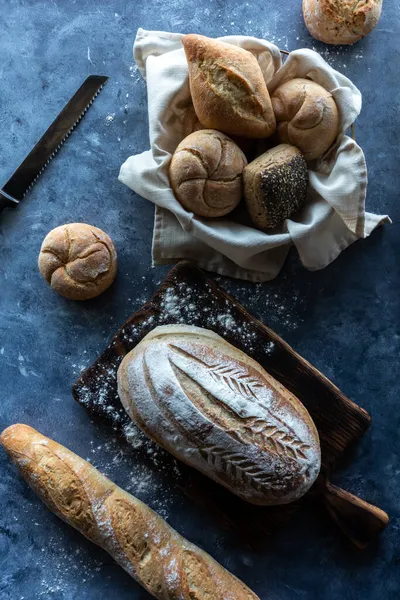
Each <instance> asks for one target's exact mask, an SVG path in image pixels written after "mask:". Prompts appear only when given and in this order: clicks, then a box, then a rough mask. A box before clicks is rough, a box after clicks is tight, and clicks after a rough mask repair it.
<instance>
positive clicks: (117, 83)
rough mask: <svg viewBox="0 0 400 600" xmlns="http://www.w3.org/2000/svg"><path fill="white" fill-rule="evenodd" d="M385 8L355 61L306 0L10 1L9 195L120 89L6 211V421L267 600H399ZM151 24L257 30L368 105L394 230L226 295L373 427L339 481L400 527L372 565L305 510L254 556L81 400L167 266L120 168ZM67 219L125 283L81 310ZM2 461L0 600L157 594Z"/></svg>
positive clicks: (373, 158) (2, 316) (393, 95)
mask: <svg viewBox="0 0 400 600" xmlns="http://www.w3.org/2000/svg"><path fill="white" fill-rule="evenodd" d="M384 5H385V6H384V12H383V17H382V19H381V21H380V23H379V25H378V27H377V29H376V31H375V32H374V33H373V34H372V35H371V36H370V37H369V38H367V39H365V40H363V41H362V42H360V43H358V44H357V45H355V46H354V47H351V48H328V47H327V46H324V45H323V44H319V43H317V42H313V40H312V39H311V38H310V37H309V36H308V34H307V32H306V30H305V28H304V26H303V22H302V18H301V12H300V1H296V2H295V1H294V0H290V1H289V0H286V1H283V0H281V1H277V0H255V1H254V2H247V3H245V2H239V1H238V0H232V1H228V0H211V1H208V0H204V1H203V2H198V1H196V2H192V1H190V0H173V1H171V2H167V1H166V0H154V1H150V0H148V1H147V2H144V1H143V0H140V1H137V2H130V3H128V2H125V1H124V0H118V1H114V2H107V1H106V0H98V1H96V2H95V1H91V0H80V1H79V2H73V1H70V2H67V1H64V0H54V1H53V2H50V1H46V2H34V1H33V0H31V1H28V0H25V1H24V0H19V1H16V0H8V1H7V2H6V1H5V0H2V2H0V8H1V12H0V14H1V17H0V21H1V35H0V58H1V61H0V82H1V85H0V106H1V113H0V155H1V157H2V160H1V164H0V179H1V180H2V181H5V180H6V179H7V178H8V176H9V175H10V174H11V173H12V171H13V170H14V168H15V167H16V166H17V165H18V164H19V162H20V161H21V160H22V159H23V158H24V156H25V154H26V153H27V152H28V151H29V150H30V149H31V147H32V146H33V144H34V142H35V141H36V140H37V139H38V137H39V136H40V135H41V133H42V132H43V130H44V129H45V128H46V126H47V125H48V124H49V123H50V122H51V120H52V119H53V117H54V116H55V115H56V114H57V113H58V112H59V110H60V109H61V108H62V106H63V105H64V103H65V101H66V100H67V99H68V98H69V97H70V96H71V94H72V93H73V92H74V91H75V89H76V88H77V87H78V85H79V84H80V83H81V81H82V80H83V78H84V77H85V76H86V75H88V74H90V73H99V74H107V75H110V76H111V79H110V81H109V83H108V84H107V86H106V87H105V89H104V90H103V92H102V93H101V95H100V96H99V98H98V99H97V100H96V102H95V104H94V105H93V107H92V108H91V109H90V111H89V113H88V114H87V115H86V117H85V119H84V120H83V121H82V123H81V124H80V126H79V128H78V129H77V130H76V131H75V132H74V133H73V135H72V136H71V138H70V139H69V140H68V142H67V143H66V145H65V146H64V147H63V149H62V150H61V151H60V153H59V155H58V156H57V157H56V159H55V160H54V161H53V162H52V163H51V165H50V167H49V168H48V169H47V171H46V172H45V174H44V175H43V176H42V178H41V179H40V181H39V182H38V183H37V184H36V185H35V187H34V189H33V190H32V192H31V193H30V194H29V196H28V197H27V198H26V199H25V201H24V202H23V204H21V206H20V207H19V208H18V210H16V211H13V212H12V211H7V212H4V213H3V214H2V215H1V217H0V380H1V404H0V426H1V428H3V427H5V426H6V425H9V424H11V423H14V422H25V423H28V424H30V425H32V426H34V427H36V428H37V429H39V430H40V431H42V432H43V433H44V434H46V435H49V436H50V437H54V438H55V439H56V440H57V441H60V442H61V443H64V444H65V445H67V446H69V447H70V448H71V449H72V450H74V451H76V452H77V453H78V454H80V455H81V456H83V457H85V458H86V457H92V459H93V463H94V464H95V465H96V466H99V468H101V469H102V470H104V471H105V472H106V473H107V474H108V475H109V476H111V477H112V478H113V479H114V480H115V481H116V482H117V483H118V484H120V485H121V486H122V487H125V488H128V489H130V491H132V492H133V493H137V495H138V496H139V497H140V498H142V499H144V500H147V501H148V502H149V503H150V504H151V505H152V506H153V507H154V508H156V509H159V510H160V512H161V514H163V515H164V516H167V517H168V520H169V522H170V523H171V524H172V525H173V526H175V527H176V528H177V529H178V530H179V531H180V532H181V533H182V534H183V535H185V536H186V537H188V538H189V539H190V540H192V541H193V542H195V543H197V544H199V545H200V546H201V547H203V548H205V549H206V550H208V551H209V552H210V553H212V554H213V555H214V556H215V557H216V558H217V559H218V560H219V561H220V562H221V563H222V564H223V565H225V566H226V567H227V568H229V569H231V570H232V571H233V572H234V573H235V574H237V575H238V576H239V577H241V578H242V579H243V580H244V581H246V582H247V583H248V584H249V585H250V586H251V587H252V588H253V589H254V590H255V591H256V592H257V593H258V594H259V595H260V597H261V599H262V600H266V599H267V598H268V599H280V600H292V599H296V598H299V599H300V598H304V599H305V598H306V599H310V600H314V599H315V600H317V599H318V600H319V599H321V598H324V600H336V599H337V598H342V599H346V600H356V599H357V600H358V599H365V598H368V599H372V600H378V599H379V600H381V599H385V600H386V599H391V598H398V597H399V596H400V568H399V567H400V565H399V563H400V541H399V517H400V506H399V495H400V462H399V453H400V443H399V441H400V440H399V429H400V428H399V426H400V423H399V421H400V418H399V410H398V399H399V379H400V369H399V361H398V357H399V350H400V335H399V334H400V331H399V317H400V310H399V308H400V303H399V289H400V270H399V256H400V241H399V239H400V236H399V227H398V219H399V216H400V209H399V198H398V190H399V187H400V178H399V161H398V144H399V129H400V122H399V111H398V93H399V88H400V81H399V64H400V57H399V42H398V40H399V34H400V28H399V10H400V5H399V2H398V0H392V1H391V2H389V1H388V0H386V2H384ZM139 26H141V27H144V28H147V29H160V30H172V31H184V32H200V33H204V34H206V35H210V36H218V35H225V34H228V33H244V34H251V35H254V36H259V37H266V38H269V39H270V40H271V41H275V42H276V43H277V44H278V45H280V47H281V48H287V49H294V48H296V47H303V46H307V47H315V48H316V49H318V50H320V51H321V52H322V54H323V56H324V57H325V58H326V59H327V60H328V61H329V62H331V64H332V65H333V66H334V67H335V68H337V69H338V70H340V71H342V72H344V73H345V74H346V75H348V76H349V77H350V78H351V79H352V80H353V81H354V82H355V83H356V84H357V85H358V86H359V87H360V89H361V90H362V92H363V97H364V107H363V111H362V113H361V116H360V118H359V120H358V123H357V128H356V133H357V140H358V141H359V143H360V144H361V146H362V147H363V148H364V150H365V153H366V157H367V161H368V166H369V178H370V184H369V190H368V202H367V206H368V209H369V210H371V211H375V212H378V213H389V214H390V215H391V217H392V218H393V220H394V224H393V225H392V226H386V227H385V228H384V229H381V230H379V231H377V232H375V233H374V234H373V235H372V236H371V238H369V239H368V240H366V241H360V242H357V243H356V244H354V245H353V246H352V247H351V248H350V249H348V250H346V251H345V252H344V253H343V254H342V255H341V256H340V258H339V259H338V260H336V261H335V263H334V264H333V265H331V266H330V267H329V268H327V269H325V270H324V271H320V272H316V273H310V272H308V271H306V270H304V269H303V268H302V267H301V265H299V263H298V261H297V258H296V257H295V256H292V257H291V258H290V260H289V261H288V263H287V264H286V267H285V269H284V272H283V273H282V274H281V276H280V277H279V278H278V279H277V280H276V281H274V282H272V283H269V284H264V285H256V286H255V285H252V284H244V283H242V282H232V281H227V280H222V281H221V283H222V284H223V285H225V286H226V287H228V289H229V290H230V291H232V292H233V293H234V294H235V295H236V296H237V297H238V298H239V300H241V301H242V303H243V304H244V305H245V306H247V307H248V308H249V310H250V311H251V312H253V313H254V314H256V315H257V316H259V317H260V318H262V319H263V320H264V321H265V322H266V323H267V324H269V325H271V326H272V327H273V328H274V329H275V330H276V331H277V332H278V333H280V334H281V335H282V336H283V337H284V338H285V339H286V340H287V341H288V342H289V343H291V344H292V345H293V346H294V347H295V349H296V350H297V351H298V352H300V353H301V354H302V355H303V356H305V357H306V358H307V359H308V360H310V361H311V362H312V363H313V364H314V365H315V366H316V367H317V368H319V369H320V370H321V371H322V372H323V373H325V374H326V375H327V376H328V377H330V378H331V379H332V380H333V381H334V382H335V383H336V384H337V385H338V386H339V387H340V388H341V389H343V391H344V392H345V393H346V394H347V395H349V396H350V397H351V398H353V399H354V400H355V401H356V402H358V403H359V404H360V405H362V406H364V407H365V408H366V409H367V410H369V411H370V412H371V413H372V415H373V425H372V428H371V429H370V431H369V432H368V433H367V435H366V436H365V438H364V439H363V440H362V442H361V443H360V444H359V446H358V447H357V449H356V451H355V453H354V456H353V462H351V463H349V464H348V465H347V466H345V467H343V469H341V470H340V471H337V472H336V474H335V477H334V482H335V483H337V484H338V485H340V486H341V487H343V488H345V489H348V490H350V491H352V492H354V493H356V494H359V495H360V496H362V497H364V498H366V499H368V500H369V501H371V502H373V503H376V504H378V505H379V506H381V507H382V508H384V509H385V510H387V511H388V512H389V514H390V516H391V523H390V525H389V527H388V528H387V530H386V531H385V532H384V534H383V535H382V536H381V539H380V540H379V542H378V543H377V544H376V545H374V546H372V547H370V548H369V549H368V550H367V551H365V552H364V553H362V554H359V553H356V552H354V551H352V550H350V549H348V547H347V546H346V545H344V544H343V543H342V540H341V538H340V536H339V535H338V534H337V532H336V530H335V529H334V527H333V526H332V525H331V523H330V522H329V521H328V519H326V518H325V515H324V513H322V512H319V511H317V512H315V513H311V512H310V511H307V510H304V511H302V512H301V513H298V514H297V515H296V516H295V518H294V519H293V521H292V522H291V525H290V526H289V527H286V528H285V529H284V530H282V531H281V532H280V533H279V534H278V535H276V536H275V537H274V538H273V539H267V540H266V541H265V548H264V549H263V550H262V551H260V550H253V549H252V548H251V545H248V546H243V545H241V544H239V542H238V540H235V538H234V537H233V536H232V535H231V534H230V533H229V532H228V531H227V530H226V529H225V528H224V527H223V525H221V524H218V523H216V522H215V521H211V520H210V519H209V518H208V515H207V514H205V513H201V512H200V511H199V510H198V508H197V507H196V506H194V505H193V504H192V503H191V502H190V501H189V500H188V499H187V498H186V497H185V496H183V494H182V493H181V491H180V489H179V473H178V471H179V470H177V472H173V473H172V472H169V471H168V470H167V471H166V470H165V468H164V467H163V463H162V455H157V453H156V454H155V455H154V456H153V458H152V463H151V464H152V467H146V468H144V467H143V469H142V465H141V461H142V454H143V452H145V453H147V454H149V453H151V452H152V450H151V447H148V446H146V445H144V446H142V449H141V451H138V452H135V451H133V450H131V451H128V450H126V449H125V450H124V453H123V454H122V455H120V454H119V448H118V445H117V443H116V442H113V440H112V438H110V432H109V431H108V430H106V429H103V428H101V427H99V426H98V425H97V424H96V423H92V422H91V421H90V420H89V418H88V416H87V414H86V412H85V411H84V410H83V409H82V408H81V407H79V406H78V405H77V404H76V403H75V402H74V401H73V399H72V396H71V393H70V388H71V384H72V383H73V381H74V380H75V378H76V376H77V374H78V373H79V372H80V370H81V369H82V368H83V367H84V366H86V365H87V364H89V362H91V361H92V360H93V359H94V358H95V357H96V356H97V354H98V353H99V351H100V350H101V349H102V348H103V347H104V345H105V344H106V342H107V340H108V339H109V337H110V335H111V334H112V333H113V331H114V330H115V328H116V325H117V324H119V323H121V322H122V321H123V320H124V319H125V318H126V317H127V316H128V315H129V314H130V313H131V312H132V311H133V310H134V309H135V308H137V307H138V306H140V304H141V303H142V302H143V301H144V300H145V299H146V297H147V296H148V295H149V294H150V293H151V292H152V291H153V290H154V289H155V287H156V284H157V282H158V281H159V280H160V279H161V278H162V276H163V274H164V273H165V272H166V269H161V268H157V269H152V268H151V267H150V246H151V234H152V216H153V207H152V206H151V205H150V203H148V202H145V201H144V200H142V199H140V198H138V197H135V195H134V194H133V193H132V192H131V191H130V190H128V189H127V188H125V187H124V186H122V185H121V184H119V183H118V181H117V175H118V170H119V166H120V164H121V163H122V162H123V160H124V159H125V158H126V157H127V156H128V155H130V154H133V153H135V152H138V151H142V150H144V149H146V148H147V145H148V135H147V114H146V94H145V86H144V83H143V82H142V81H141V79H140V77H139V76H138V74H137V71H136V70H135V68H134V66H133V64H134V63H133V59H132V52H131V47H132V43H133V40H134V36H135V33H136V30H137V28H138V27H139ZM68 221H84V222H88V223H92V224H93V225H96V226H98V227H101V228H103V229H104V230H105V231H107V232H108V233H109V235H110V236H111V237H112V238H113V240H114V242H115V244H116V247H117V250H118V255H119V260H120V268H119V276H118V279H117V282H116V284H115V285H114V286H113V288H112V289H111V290H109V291H108V292H106V293H105V294H104V295H103V296H101V297H100V298H99V299H97V300H94V301H90V302H87V303H85V304H77V303H73V302H68V301H65V300H63V299H62V298H60V297H58V296H57V295H56V294H54V293H52V292H51V290H50V289H49V288H48V287H47V286H46V285H45V284H44V282H43V281H42V280H41V278H40V275H39V273H38V270H37V266H36V261H37V255H38V251H39V248H40V244H41V242H42V239H43V238H44V236H45V235H46V233H47V232H48V231H49V230H50V229H52V228H53V227H55V226H57V225H59V224H61V223H64V222H68ZM143 448H144V450H143ZM113 458H115V460H114V462H113ZM0 461H1V469H2V471H1V472H2V477H1V479H0V598H2V599H4V600H11V599H12V600H23V599H25V600H31V599H41V598H51V599H53V600H75V599H79V600H81V599H85V600H86V599H87V600H94V599H96V600H97V599H99V598H107V597H109V598H118V599H119V600H125V599H128V598H129V599H133V598H134V599H143V600H144V599H145V598H148V597H149V596H148V595H147V594H146V593H145V592H144V591H143V590H141V588H140V587H139V586H138V585H137V584H136V583H135V582H133V581H132V580H131V579H130V578H129V577H128V576H127V575H126V574H124V572H123V571H122V569H120V568H119V567H118V566H116V565H115V564H114V563H113V561H112V560H111V559H110V558H109V557H108V556H106V555H105V554H104V553H103V552H102V551H100V550H98V549H97V548H96V547H94V546H93V545H92V544H90V543H89V542H88V541H86V540H85V539H83V538H82V537H81V536H80V535H79V534H78V533H77V532H75V531H73V530H72V529H71V528H69V527H68V526H67V525H65V524H63V523H62V522H60V521H59V520H58V519H57V518H56V517H54V516H53V515H51V513H50V512H49V511H48V510H47V509H46V508H45V507H44V506H43V505H42V504H41V503H40V502H39V501H38V500H37V498H36V497H35V496H34V494H33V493H32V492H31V491H30V490H28V489H27V487H26V485H25V483H24V482H23V481H22V480H21V479H20V478H19V477H18V476H17V475H16V472H15V470H14V469H13V468H12V467H11V466H10V464H9V463H8V461H7V459H6V458H5V455H4V453H3V452H1V455H0ZM132 465H133V466H132ZM238 518H239V517H238Z"/></svg>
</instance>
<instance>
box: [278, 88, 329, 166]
mask: <svg viewBox="0 0 400 600" xmlns="http://www.w3.org/2000/svg"><path fill="white" fill-rule="evenodd" d="M272 106H273V107H274V112H275V116H276V120H277V122H278V129H277V133H278V137H279V139H280V141H281V142H283V143H287V144H292V145H293V146H296V147H297V148H299V150H300V151H301V152H302V153H303V155H304V158H305V159H306V160H313V159H315V158H318V157H320V156H322V155H323V154H324V153H325V152H326V151H327V150H328V148H330V147H331V145H332V144H333V142H334V141H335V139H336V137H337V135H338V133H339V127H340V121H339V111H338V108H337V106H336V102H335V100H334V99H333V96H332V94H330V93H329V92H328V91H327V90H325V88H323V87H322V86H321V85H319V84H318V83H315V82H314V81H311V80H309V79H302V78H295V79H290V80H289V81H286V82H285V83H283V84H282V85H280V86H279V87H278V88H277V89H276V90H275V91H274V93H273V94H272Z"/></svg>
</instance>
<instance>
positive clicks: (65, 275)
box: [39, 223, 117, 300]
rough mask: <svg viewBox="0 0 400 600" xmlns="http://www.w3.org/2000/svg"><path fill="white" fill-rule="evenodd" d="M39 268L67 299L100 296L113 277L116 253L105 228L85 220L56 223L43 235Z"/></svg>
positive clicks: (55, 288) (85, 298) (86, 298)
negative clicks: (82, 221) (56, 225)
mask: <svg viewBox="0 0 400 600" xmlns="http://www.w3.org/2000/svg"><path fill="white" fill-rule="evenodd" d="M39 270H40V273H41V274H42V275H43V277H44V279H45V280H46V281H47V283H48V284H49V285H50V286H51V288H52V289H53V290H54V291H55V292H57V293H58V294H60V295H61V296H64V297H65V298H69V299H70V300H88V299H89V298H94V297H95V296H99V294H101V293H102V292H104V290H106V289H107V288H108V287H109V286H110V285H111V284H112V282H113V281H114V279H115V276H116V273H117V253H116V251H115V247H114V244H113V243H112V241H111V239H110V238H109V237H108V235H107V234H106V233H104V231H102V230H101V229H98V228H97V227H93V226H92V225H87V224H86V223H70V224H68V225H61V226H60V227H56V228H55V229H53V230H52V231H50V233H49V234H47V236H46V237H45V239H44V241H43V244H42V247H41V249H40V254H39Z"/></svg>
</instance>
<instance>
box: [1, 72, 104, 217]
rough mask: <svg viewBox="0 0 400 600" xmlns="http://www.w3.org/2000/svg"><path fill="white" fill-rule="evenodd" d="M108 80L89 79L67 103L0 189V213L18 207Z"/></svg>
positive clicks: (99, 78) (100, 76)
mask: <svg viewBox="0 0 400 600" xmlns="http://www.w3.org/2000/svg"><path fill="white" fill-rule="evenodd" d="M107 80H108V77H106V76H103V75H90V76H89V77H88V78H87V79H85V81H84V82H83V83H82V85H81V86H80V88H79V89H78V90H77V91H76V92H75V94H74V95H73V96H72V98H71V99H70V100H69V102H67V104H66V105H65V106H64V108H63V109H62V111H61V112H60V113H59V115H58V116H57V117H56V118H55V120H54V121H53V122H52V124H51V125H50V127H49V128H48V129H47V130H46V132H45V133H44V134H43V135H42V137H41V138H40V140H39V141H38V142H37V143H36V144H35V146H34V148H33V149H32V150H31V152H30V153H29V154H28V156H27V157H26V158H25V160H24V161H23V162H22V163H21V164H20V166H19V167H18V169H17V170H16V171H15V172H14V173H13V174H12V175H11V177H10V179H9V180H8V181H7V183H5V185H4V186H3V188H2V189H0V212H1V211H2V210H3V208H6V207H7V206H9V207H12V206H14V207H15V206H18V204H19V202H20V201H21V200H22V199H23V197H24V196H25V194H26V193H27V192H28V191H29V189H30V188H31V187H32V185H33V184H34V183H35V181H36V180H37V179H38V177H39V176H40V175H41V174H42V173H43V171H44V170H45V168H46V167H47V165H48V164H49V163H50V161H51V159H52V158H53V157H54V156H55V154H56V153H57V151H58V150H59V149H60V148H61V146H62V144H63V143H64V142H65V140H66V139H67V137H68V136H69V135H70V133H71V132H72V131H73V130H74V129H75V127H76V126H77V125H78V123H79V121H80V120H81V119H82V117H83V116H84V114H85V113H86V111H87V110H88V108H89V107H90V105H91V104H92V102H93V100H94V99H95V98H96V96H97V95H98V93H99V92H100V91H101V89H102V87H103V86H104V85H105V83H106V82H107Z"/></svg>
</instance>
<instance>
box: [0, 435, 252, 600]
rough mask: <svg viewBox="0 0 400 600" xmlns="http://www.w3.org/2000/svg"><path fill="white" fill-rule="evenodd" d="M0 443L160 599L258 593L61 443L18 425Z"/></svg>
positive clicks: (59, 509) (69, 517) (234, 598)
mask: <svg viewBox="0 0 400 600" xmlns="http://www.w3.org/2000/svg"><path fill="white" fill-rule="evenodd" d="M0 442H1V444H2V446H3V447H4V449H5V451H6V452H7V454H8V456H9V457H10V459H11V460H12V461H13V462H14V463H15V465H16V466H17V467H18V469H19V470H20V471H21V474H22V476H23V477H24V479H25V480H26V481H27V483H28V484H29V485H30V486H31V488H32V489H33V490H34V491H35V492H36V493H37V494H38V496H39V497H40V498H41V500H43V502H44V503H45V504H46V505H47V506H48V508H49V509H50V510H51V511H53V512H54V513H55V514H56V515H57V516H58V517H60V518H61V519H62V520H63V521H65V522H66V523H68V524H69V525H72V527H75V529H77V530H78V531H79V532H80V533H82V534H83V535H84V536H85V537H87V538H88V539H89V540H91V541H92V542H94V543H95V544H97V545H98V546H100V547H101V548H103V549H104V550H105V551H106V552H108V553H109V554H110V555H111V556H112V557H113V558H114V560H115V561H116V562H117V563H118V564H120V565H121V567H122V568H123V569H125V571H127V572H128V573H129V575H131V576H132V577H133V578H134V579H136V581H138V582H139V583H140V584H141V585H142V586H143V587H144V588H145V589H146V590H147V591H148V592H149V593H150V594H151V595H152V596H154V597H155V598H158V599H159V600H177V599H178V598H179V599H180V600H197V599H198V600H200V599H201V600H203V599H204V600H205V599H206V598H209V599H210V600H217V599H222V598H224V599H226V600H260V599H259V598H258V596H256V594H254V593H253V592H252V591H251V590H250V589H249V588H248V587H247V586H246V585H245V584H244V583H242V582H241V581H240V580H239V579H237V578H236V577H235V576H234V575H231V573H229V572H228V571H226V570H225V569H224V568H223V567H221V565H220V564H218V563H217V562H216V561H215V560H214V559H213V558H211V556H210V555H209V554H207V553H206V552H203V551H202V550H200V549H199V548H197V546H195V545H194V544H191V543H190V542H188V541H187V540H185V538H183V537H182V536H180V535H179V533H177V532H176V531H175V530H174V529H172V527H170V526H169V525H168V524H167V523H166V522H165V521H164V519H162V518H161V517H160V516H159V515H158V514H157V513H155V512H154V511H153V510H151V508H149V507H148V506H146V504H144V503H143V502H141V501H140V500H138V499H137V498H135V497H134V496H131V495H130V494H128V493H127V492H125V491H124V490H122V489H121V488H119V487H118V486H117V485H115V483H113V482H112V481H110V480H109V479H107V477H105V476H104V475H102V474H101V473H100V472H99V471H97V469H95V468H94V467H93V466H92V465H91V464H90V463H88V462H86V460H83V458H80V457H79V456H77V455H76V454H74V453H73V452H71V451H70V450H68V449H67V448H65V447H64V446H61V445H60V444H57V443H56V442H54V441H53V440H51V439H49V438H47V437H45V436H44V435H42V434H41V433H39V432H38V431H36V430H35V429H33V428H32V427H29V426H28V425H20V424H17V425H11V427H8V428H7V429H6V430H5V431H3V433H2V434H1V438H0ZM113 597H114V596H113Z"/></svg>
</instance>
